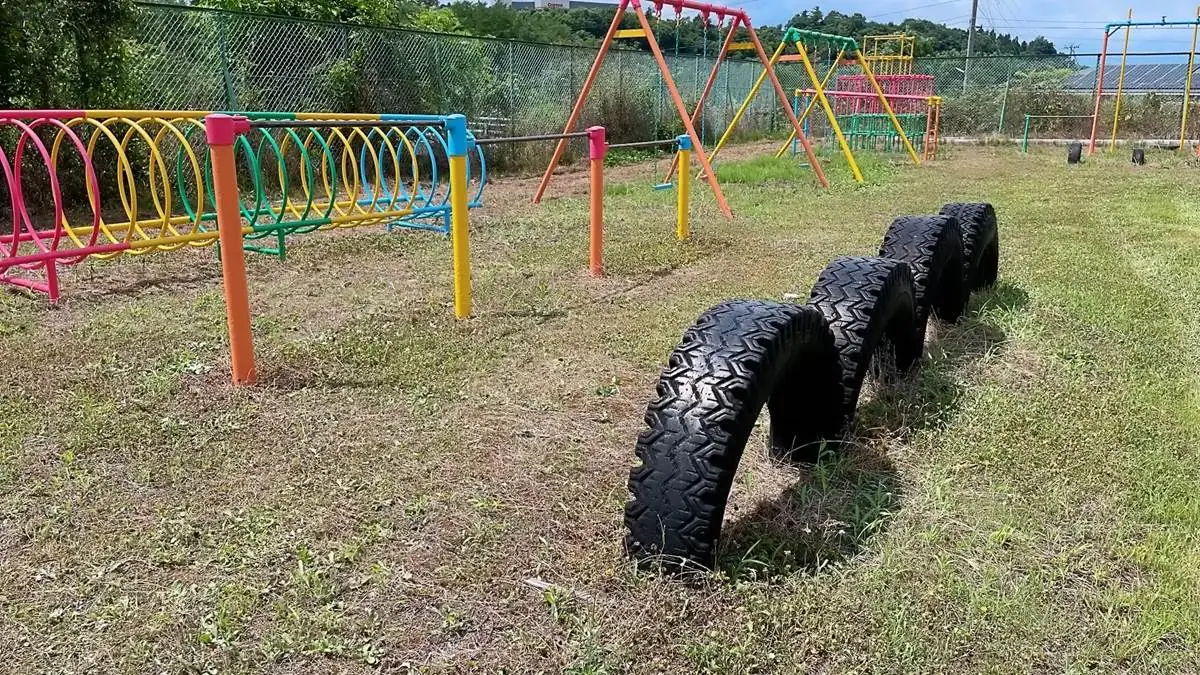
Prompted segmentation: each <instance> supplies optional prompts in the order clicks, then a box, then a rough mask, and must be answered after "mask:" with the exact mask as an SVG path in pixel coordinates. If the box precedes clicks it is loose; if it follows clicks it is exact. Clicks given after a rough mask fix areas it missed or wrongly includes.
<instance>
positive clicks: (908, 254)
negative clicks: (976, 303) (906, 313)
mask: <svg viewBox="0 0 1200 675" xmlns="http://www.w3.org/2000/svg"><path fill="white" fill-rule="evenodd" d="M879 255H880V257H883V258H891V259H892V260H900V261H902V262H906V263H908V267H909V269H910V270H911V271H912V275H913V295H914V297H915V300H916V306H917V333H918V334H919V335H920V337H921V340H922V341H924V339H925V327H926V325H927V322H928V320H929V318H930V316H932V315H937V317H938V318H939V319H941V320H942V321H945V322H947V323H954V322H955V321H958V319H959V317H960V316H962V313H963V309H964V308H965V307H966V305H967V299H968V297H969V296H970V292H969V291H967V288H966V285H965V283H964V279H965V277H966V275H965V274H964V272H963V250H962V231H961V229H960V228H959V225H958V220H957V219H955V218H954V216H900V217H899V218H897V219H895V220H894V221H892V224H891V226H890V227H888V230H887V233H886V234H885V235H884V236H883V245H882V246H881V247H880V248H879Z"/></svg>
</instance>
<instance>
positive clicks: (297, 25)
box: [133, 4, 1182, 163]
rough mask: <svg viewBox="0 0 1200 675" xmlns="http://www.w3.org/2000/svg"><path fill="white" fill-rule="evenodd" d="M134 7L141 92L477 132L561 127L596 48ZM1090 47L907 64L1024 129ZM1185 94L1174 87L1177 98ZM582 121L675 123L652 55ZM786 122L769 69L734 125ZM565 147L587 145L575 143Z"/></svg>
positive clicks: (999, 127)
mask: <svg viewBox="0 0 1200 675" xmlns="http://www.w3.org/2000/svg"><path fill="white" fill-rule="evenodd" d="M137 12H138V25H139V30H138V32H137V35H138V39H137V40H136V41H135V42H134V44H133V49H134V52H135V59H134V60H135V62H136V64H137V66H136V71H135V73H134V76H135V80H136V82H137V83H138V91H139V92H140V93H139V98H140V99H141V100H140V101H139V103H140V104H141V105H142V106H144V107H147V108H162V109H201V110H204V109H209V110H212V109H220V110H286V111H301V110H303V111H324V112H350V111H353V112H397V113H426V114H447V113H462V114H464V115H466V116H467V118H468V119H469V120H471V121H472V124H473V126H474V127H475V131H476V133H477V134H480V135H487V136H496V135H518V134H530V133H553V132H557V131H559V130H561V128H562V125H563V123H564V122H565V120H566V118H567V116H568V115H569V113H570V109H571V105H572V103H573V102H574V100H575V96H576V95H577V94H578V92H579V90H580V88H581V87H582V85H583V82H584V79H585V78H586V76H587V73H588V70H589V68H590V67H591V64H592V61H593V60H594V58H595V56H596V48H595V47H567V46H558V45H548V44H537V43H527V42H514V41H506V40H496V39H486V38H474V37H465V36H457V35H442V34H431V33H422V32H418V31H408V30H397V29H383V28H375V27H364V26H355V25H346V24H334V23H325V22H318V21H298V20H292V19H284V18H278V17H268V16H262V15H255V14H246V13H240V12H229V11H220V10H212V9H201V8H194V7H189V6H186V5H156V4H141V5H138V8H137ZM768 48H770V45H768ZM739 56H743V57H744V55H739ZM667 60H668V65H669V67H670V69H671V72H672V75H673V77H674V79H675V83H676V84H677V86H678V87H679V91H680V94H681V96H682V98H683V99H684V101H685V103H686V104H687V105H688V106H689V107H690V106H692V105H694V103H695V101H696V99H697V98H698V97H699V95H700V93H701V91H702V90H703V87H704V84H705V82H706V79H707V77H708V74H709V72H710V71H711V69H712V66H713V63H714V59H712V58H705V57H702V56H697V55H672V54H667ZM1094 60H1095V57H1094V55H1093V56H1079V57H1070V56H1052V57H1036V58H1026V57H974V58H972V59H971V60H970V63H969V65H968V64H967V63H966V60H965V59H964V58H962V57H952V58H923V59H918V61H917V63H916V64H915V72H916V73H920V74H926V75H932V76H933V77H934V78H935V81H936V83H937V92H938V94H939V95H941V96H943V98H944V99H945V103H944V112H943V118H942V120H943V122H942V123H943V132H942V133H943V135H945V136H984V135H993V134H1002V135H1008V136H1019V135H1020V133H1021V127H1022V124H1023V121H1024V116H1025V115H1026V114H1035V115H1075V114H1080V115H1090V114H1091V112H1092V111H1091V105H1092V92H1091V90H1090V89H1087V90H1072V89H1069V88H1067V87H1066V82H1067V79H1068V78H1069V77H1070V76H1071V75H1072V74H1076V73H1079V72H1080V71H1082V70H1083V69H1084V68H1085V67H1087V66H1084V65H1082V64H1089V65H1090V64H1091V63H1093V62H1094ZM777 70H778V74H779V78H780V80H781V82H782V84H783V86H784V90H785V92H787V94H788V96H789V97H790V96H791V93H792V92H793V91H794V90H795V89H796V88H797V87H802V86H807V80H806V78H805V76H804V71H803V67H802V66H801V65H800V64H797V63H784V64H780V66H779V67H778V69H777ZM964 70H966V71H967V72H966V73H965V77H964V72H963V71H964ZM843 72H854V71H853V70H852V69H850V70H847V69H843ZM760 73H761V66H760V65H759V64H758V62H757V61H755V60H748V59H745V58H737V59H731V60H729V61H727V62H726V63H725V64H724V65H723V66H722V68H721V70H720V71H719V75H718V78H717V80H716V82H715V86H714V89H713V93H712V94H711V98H710V99H709V103H708V104H707V106H706V113H705V115H704V119H703V120H701V123H700V125H699V130H700V132H701V135H702V136H704V137H705V139H706V140H707V141H708V142H710V143H711V142H712V141H714V140H715V138H716V137H717V136H718V135H719V134H720V133H721V131H722V130H723V129H724V128H725V126H726V125H727V124H728V123H729V121H730V119H731V118H732V116H733V114H734V112H735V111H736V110H737V108H738V106H739V105H740V104H741V102H742V100H743V99H744V98H745V96H746V94H747V93H748V92H749V91H750V89H751V87H752V86H753V83H754V82H755V80H756V79H757V77H758V76H759V74H760ZM1076 79H1078V78H1076ZM964 81H965V84H966V86H965V87H964ZM1167 98H1168V99H1169V98H1170V97H1167ZM1181 103H1182V97H1180V96H1176V97H1175V99H1174V107H1175V108H1176V109H1178V108H1180V106H1181ZM789 104H790V101H789ZM1108 105H1110V104H1106V108H1107V107H1108ZM1127 105H1128V103H1127ZM1155 106H1157V107H1159V108H1163V107H1164V106H1165V107H1167V108H1169V107H1170V105H1169V104H1168V102H1166V101H1164V99H1163V98H1162V97H1160V98H1159V99H1154V100H1151V101H1150V103H1149V104H1145V103H1143V104H1142V107H1143V108H1146V110H1144V111H1143V112H1144V113H1145V115H1144V117H1146V118H1147V119H1151V120H1152V119H1156V114H1155V110H1156V109H1157V108H1155ZM1109 114H1111V113H1109ZM1163 115H1166V113H1165V112H1164V113H1162V115H1157V117H1162V116H1163ZM1167 116H1169V115H1167ZM1174 119H1178V114H1177V113H1176V115H1175V117H1174ZM581 124H583V125H587V124H604V125H605V126H606V127H608V129H609V134H610V137H611V139H612V140H613V141H614V142H625V141H640V140H649V139H655V138H665V137H670V136H673V135H676V134H679V133H682V131H683V129H682V125H681V123H680V122H679V119H678V115H677V114H675V111H674V109H673V105H672V103H671V99H670V97H669V95H668V94H667V91H666V88H665V86H664V85H663V82H662V78H661V76H660V74H659V70H658V67H657V65H656V64H655V62H654V59H653V57H652V55H651V54H649V53H648V52H645V51H640V50H633V49H621V48H618V49H615V50H614V51H613V52H612V53H610V55H609V57H608V59H607V61H606V62H605V64H604V67H603V69H602V71H601V73H600V76H599V77H598V78H597V80H596V85H595V89H594V90H593V93H592V95H591V97H590V98H589V102H588V106H587V108H586V109H585V112H584V116H583V120H582V123H581ZM1123 124H1124V123H1123ZM1059 126H1060V127H1061V126H1062V125H1059ZM1067 126H1070V125H1067ZM1075 126H1079V125H1078V124H1076V125H1075ZM787 130H788V129H787V120H786V117H785V115H784V114H783V113H782V110H781V107H780V106H779V104H778V101H777V99H776V95H775V92H774V91H773V90H772V88H771V87H770V86H769V85H768V86H766V87H763V89H762V91H761V92H760V93H759V95H758V96H757V97H756V98H755V100H754V101H753V102H752V103H751V105H750V106H749V109H748V111H747V113H746V116H745V117H744V119H743V120H742V122H741V124H740V125H739V128H738V138H740V139H752V138H760V137H767V136H777V135H781V134H783V133H785V132H786V131H787ZM1039 131H1044V132H1047V133H1050V132H1061V133H1064V134H1068V135H1078V131H1077V130H1076V129H1075V128H1074V127H1073V126H1072V127H1071V128H1069V129H1068V128H1057V127H1055V126H1054V125H1053V124H1051V123H1049V122H1047V123H1046V124H1045V125H1043V126H1042V127H1040V129H1039ZM1145 132H1146V133H1149V130H1148V129H1147V130H1146V131H1145ZM1176 132H1177V130H1176ZM495 150H496V152H494V153H493V154H495V155H498V156H497V157H496V159H497V161H498V162H500V163H504V162H519V163H525V162H536V161H542V159H544V157H545V155H546V154H547V153H546V152H545V149H542V148H537V147H534V146H526V147H522V148H506V147H505V146H497V147H496V148H495ZM575 150H576V153H582V151H583V148H582V145H581V146H580V147H579V148H576V149H575ZM504 152H509V153H518V152H520V153H527V154H525V155H520V156H518V155H516V154H510V155H504V154H501V153H504Z"/></svg>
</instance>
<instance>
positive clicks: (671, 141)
mask: <svg viewBox="0 0 1200 675" xmlns="http://www.w3.org/2000/svg"><path fill="white" fill-rule="evenodd" d="M678 142H679V139H676V138H662V139H659V140H657V141H634V142H633V143H613V144H610V145H609V146H608V149H609V150H620V149H622V148H654V147H659V146H663V145H675V144H676V143H678Z"/></svg>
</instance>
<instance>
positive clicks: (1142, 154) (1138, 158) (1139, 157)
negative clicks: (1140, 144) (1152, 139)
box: [1130, 148, 1146, 166]
mask: <svg viewBox="0 0 1200 675" xmlns="http://www.w3.org/2000/svg"><path fill="white" fill-rule="evenodd" d="M1130 161H1131V162H1133V163H1134V164H1136V165H1137V166H1144V165H1145V164H1146V151H1145V149H1143V148H1134V149H1133V156H1132V157H1130Z"/></svg>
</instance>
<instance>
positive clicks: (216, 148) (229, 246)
mask: <svg viewBox="0 0 1200 675" xmlns="http://www.w3.org/2000/svg"><path fill="white" fill-rule="evenodd" d="M204 130H205V135H206V136H207V138H208V147H209V154H210V156H211V158H212V177H213V192H214V197H215V199H216V202H217V229H218V231H219V233H220V237H221V239H220V247H221V248H220V250H221V274H222V276H223V278H224V282H225V315H226V319H227V321H228V323H229V356H230V370H231V371H232V374H233V383H234V385H244V384H254V381H255V379H257V375H256V373H255V370H254V339H253V337H252V336H251V334H250V299H249V292H248V291H247V289H246V254H245V251H243V249H242V214H241V211H240V209H239V206H238V205H239V203H240V199H239V197H238V184H237V162H236V160H235V158H234V154H233V144H234V142H235V141H236V140H237V137H238V136H240V135H242V134H245V133H247V132H249V131H250V122H249V121H248V120H246V118H244V117H234V116H230V115H209V116H208V117H206V118H204Z"/></svg>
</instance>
